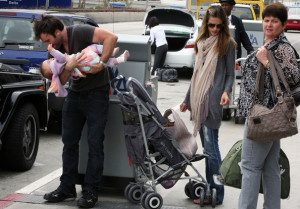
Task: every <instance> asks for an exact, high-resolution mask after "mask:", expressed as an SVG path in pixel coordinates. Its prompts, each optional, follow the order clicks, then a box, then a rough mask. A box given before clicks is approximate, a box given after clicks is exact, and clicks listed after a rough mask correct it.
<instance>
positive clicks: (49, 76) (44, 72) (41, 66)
mask: <svg viewBox="0 0 300 209" xmlns="http://www.w3.org/2000/svg"><path fill="white" fill-rule="evenodd" d="M45 61H46V60H45ZM45 61H43V62H42V63H41V64H40V72H41V74H42V76H43V77H44V78H48V79H50V80H51V75H50V74H49V73H47V70H46V68H45V64H44V62H45Z"/></svg>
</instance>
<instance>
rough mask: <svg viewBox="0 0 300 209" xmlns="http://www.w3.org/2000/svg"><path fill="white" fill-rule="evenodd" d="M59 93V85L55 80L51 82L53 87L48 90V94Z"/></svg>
mask: <svg viewBox="0 0 300 209" xmlns="http://www.w3.org/2000/svg"><path fill="white" fill-rule="evenodd" d="M57 92H58V84H57V82H56V81H55V80H54V79H53V80H52V81H51V85H50V87H49V89H48V93H57Z"/></svg>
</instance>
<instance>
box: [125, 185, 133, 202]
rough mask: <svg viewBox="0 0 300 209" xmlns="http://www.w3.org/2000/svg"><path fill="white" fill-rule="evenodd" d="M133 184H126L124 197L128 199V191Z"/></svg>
mask: <svg viewBox="0 0 300 209" xmlns="http://www.w3.org/2000/svg"><path fill="white" fill-rule="evenodd" d="M132 186H133V184H128V185H127V186H126V187H125V189H124V196H125V197H126V199H127V200H128V192H129V189H130V188H131V187H132Z"/></svg>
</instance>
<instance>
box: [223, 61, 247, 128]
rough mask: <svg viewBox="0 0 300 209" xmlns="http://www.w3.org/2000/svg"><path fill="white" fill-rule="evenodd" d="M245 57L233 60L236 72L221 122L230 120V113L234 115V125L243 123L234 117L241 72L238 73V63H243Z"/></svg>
mask: <svg viewBox="0 0 300 209" xmlns="http://www.w3.org/2000/svg"><path fill="white" fill-rule="evenodd" d="M245 60H246V57H243V58H239V59H236V60H235V65H236V71H235V76H234V82H233V85H232V91H231V94H230V95H229V98H230V102H229V104H228V105H226V106H224V107H223V120H230V119H231V116H232V113H234V122H235V123H236V124H239V123H244V122H245V119H244V118H241V117H237V116H236V109H237V102H238V98H239V94H240V88H239V87H240V83H241V72H240V63H241V62H243V61H245Z"/></svg>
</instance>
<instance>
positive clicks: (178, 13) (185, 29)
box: [144, 8, 198, 68]
mask: <svg viewBox="0 0 300 209" xmlns="http://www.w3.org/2000/svg"><path fill="white" fill-rule="evenodd" d="M153 16H156V17H157V18H158V20H159V24H160V25H161V26H162V27H163V28H164V30H165V33H166V38H167V42H168V53H167V57H166V61H165V65H168V66H170V67H173V68H193V67H194V63H195V55H194V45H195V41H196V38H197V36H198V25H197V23H196V19H195V17H194V16H193V15H192V14H191V13H189V12H188V11H185V10H182V9H177V8H152V9H151V10H149V11H148V12H147V13H146V15H145V17H144V24H145V31H144V35H150V28H149V27H148V22H149V19H150V18H151V17H153Z"/></svg>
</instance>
